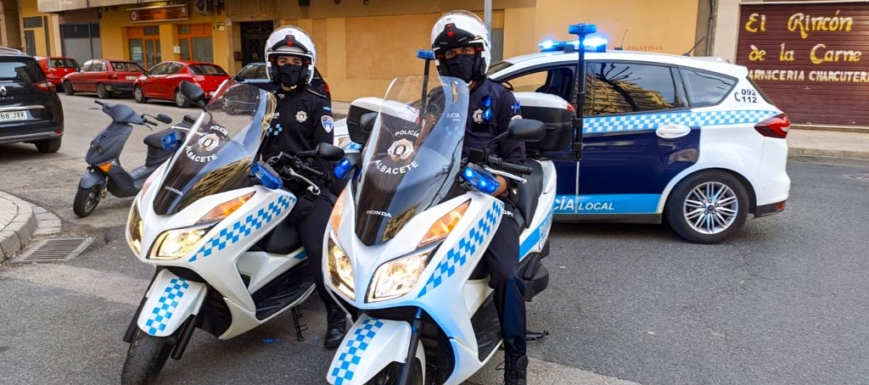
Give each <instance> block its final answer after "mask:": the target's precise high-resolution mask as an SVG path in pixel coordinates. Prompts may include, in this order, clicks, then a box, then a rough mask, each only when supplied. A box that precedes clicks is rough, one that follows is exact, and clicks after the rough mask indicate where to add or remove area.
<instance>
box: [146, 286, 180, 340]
mask: <svg viewBox="0 0 869 385" xmlns="http://www.w3.org/2000/svg"><path fill="white" fill-rule="evenodd" d="M189 287H190V284H189V283H187V280H185V279H184V278H181V277H178V278H172V280H171V281H169V286H166V290H164V291H163V294H162V295H161V296H160V299H159V300H158V301H157V306H155V307H154V310H152V311H151V315H150V316H149V317H148V321H147V322H145V326H147V327H148V330H147V331H148V334H150V335H152V336H156V335H157V333H158V332H162V331H165V330H166V326H167V324H168V322H169V320H170V319H171V318H172V312H174V311H175V309H177V308H178V301H179V300H181V297H184V291H185V290H187V288H189Z"/></svg>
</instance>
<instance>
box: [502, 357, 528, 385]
mask: <svg viewBox="0 0 869 385" xmlns="http://www.w3.org/2000/svg"><path fill="white" fill-rule="evenodd" d="M506 359H507V363H506V364H505V369H506V370H504V384H505V385H528V381H527V379H526V377H527V376H528V357H526V356H521V357H519V358H518V359H511V358H510V357H506Z"/></svg>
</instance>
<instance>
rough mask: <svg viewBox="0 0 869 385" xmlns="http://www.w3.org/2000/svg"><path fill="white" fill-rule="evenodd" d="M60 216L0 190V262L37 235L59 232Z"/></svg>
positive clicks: (21, 248)
mask: <svg viewBox="0 0 869 385" xmlns="http://www.w3.org/2000/svg"><path fill="white" fill-rule="evenodd" d="M60 229H61V222H60V218H58V217H57V216H56V215H54V214H52V213H50V212H48V210H46V209H44V208H42V207H39V206H36V205H34V204H32V203H28V202H26V201H24V200H22V199H19V198H17V197H15V196H12V195H10V194H7V193H4V192H2V191H0V262H3V261H5V260H8V259H12V258H13V257H15V256H16V254H18V253H19V252H20V251H21V250H24V248H26V247H27V244H28V243H29V242H30V240H31V239H33V237H34V236H37V235H50V234H55V233H58V232H60Z"/></svg>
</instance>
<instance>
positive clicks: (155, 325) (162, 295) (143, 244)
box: [121, 81, 344, 385]
mask: <svg viewBox="0 0 869 385" xmlns="http://www.w3.org/2000/svg"><path fill="white" fill-rule="evenodd" d="M181 92H183V94H184V95H185V96H186V97H187V98H188V99H189V100H190V101H191V102H193V103H194V104H196V105H199V106H200V107H203V109H204V111H203V112H202V114H201V115H200V117H199V118H198V119H197V120H196V121H195V123H194V124H193V125H192V127H191V128H190V130H189V132H188V133H187V136H186V138H185V139H182V138H181V136H180V135H178V133H169V134H168V135H166V136H165V137H164V138H162V139H161V142H162V144H163V145H165V146H166V148H168V149H177V151H173V155H172V156H171V158H170V159H169V160H168V161H167V162H166V163H165V166H163V167H160V168H159V169H158V171H157V172H155V173H154V174H153V175H152V176H151V177H150V178H149V179H148V180H147V181H146V182H145V184H144V186H143V188H142V191H141V192H140V193H139V195H138V196H137V197H136V199H135V200H134V202H133V206H132V208H131V210H130V214H129V217H128V224H127V231H126V238H127V242H128V243H129V245H130V248H131V249H132V250H133V253H135V255H136V257H137V258H139V260H141V261H142V262H144V263H147V264H149V265H151V266H154V267H156V273H155V275H154V277H153V279H152V280H151V284H150V287H149V288H148V290H147V291H146V292H145V295H144V298H143V299H142V301H141V303H140V305H139V307H138V309H137V310H136V313H135V315H134V316H133V319H132V321H131V323H130V325H129V326H128V328H127V331H126V333H125V335H124V341H125V342H128V343H129V344H130V346H129V350H128V352H127V355H126V360H125V362H124V367H123V370H122V373H121V383H122V384H125V385H128V384H151V383H153V382H154V381H155V380H156V379H157V377H158V375H159V373H160V371H161V370H162V368H163V366H164V365H165V364H166V362H167V361H168V359H169V357H172V358H173V359H176V360H179V359H181V357H182V354H183V353H184V351H185V349H186V347H187V345H188V342H189V341H190V338H191V336H192V335H193V331H194V330H195V329H196V328H200V329H203V330H205V331H207V332H208V333H210V334H212V335H214V336H216V337H218V338H219V339H222V340H226V339H230V338H234V337H237V336H239V335H241V334H243V333H246V332H248V331H250V330H252V329H254V328H256V327H257V326H259V325H262V324H264V323H266V322H268V321H269V320H272V319H274V318H275V317H277V316H279V315H280V314H282V313H284V312H285V311H286V310H288V309H293V316H294V320H295V321H296V333H297V335H298V337H299V338H301V333H302V330H303V328H304V327H303V326H302V325H300V324H299V317H300V314H299V313H298V312H297V311H296V309H295V306H296V305H298V304H300V303H302V302H303V301H304V300H305V299H306V298H307V297H308V296H309V295H310V294H311V293H312V292H313V291H314V277H313V276H311V275H310V274H308V273H307V272H306V270H305V268H306V265H307V264H308V263H309V262H308V258H307V254H306V253H305V250H304V249H302V247H301V239H300V237H299V234H298V232H297V229H296V228H295V226H294V223H292V222H291V221H289V220H285V219H286V218H287V216H288V215H289V214H290V213H291V212H292V210H293V208H294V206H295V204H296V201H297V197H296V196H295V195H294V194H292V193H291V192H289V191H288V190H287V189H284V188H282V187H283V181H284V180H293V181H295V182H298V183H301V184H303V185H308V186H309V187H308V191H310V193H312V194H315V195H318V194H321V193H323V194H326V193H328V191H325V190H324V191H320V189H319V188H318V187H317V185H316V184H315V183H313V182H312V181H311V180H310V178H311V177H314V176H317V177H321V176H322V174H321V173H320V172H319V171H317V170H316V169H313V168H311V167H310V166H309V165H308V161H309V160H310V159H312V158H321V159H325V160H329V161H337V160H339V159H341V158H342V157H343V155H344V153H343V151H341V149H340V148H338V147H335V146H332V145H331V144H327V143H321V144H320V145H319V146H318V147H317V148H316V149H315V150H314V151H310V152H304V153H298V154H295V155H294V156H290V155H287V154H280V156H276V157H273V158H271V159H269V160H267V161H266V162H262V161H256V160H255V159H256V156H257V152H258V150H259V148H260V144H261V141H262V139H263V138H264V136H265V132H266V130H267V127H268V122H269V121H270V120H271V118H272V116H273V115H274V111H275V105H276V101H275V98H274V96H273V95H272V94H270V93H267V92H265V91H263V90H261V89H259V88H257V87H254V86H250V85H245V84H239V83H236V82H235V81H227V82H225V83H224V84H223V85H221V86H220V88H219V89H218V90H217V92H216V93H215V94H214V96H213V98H212V99H211V101H210V102H209V103H208V104H207V106H206V105H205V102H204V93H203V92H202V89H200V88H199V87H196V86H195V85H193V84H192V83H188V82H182V83H181Z"/></svg>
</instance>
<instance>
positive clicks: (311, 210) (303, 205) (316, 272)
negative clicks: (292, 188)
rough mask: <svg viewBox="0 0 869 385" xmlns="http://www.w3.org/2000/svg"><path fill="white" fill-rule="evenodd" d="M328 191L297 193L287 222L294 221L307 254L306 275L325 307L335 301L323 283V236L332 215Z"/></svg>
mask: <svg viewBox="0 0 869 385" xmlns="http://www.w3.org/2000/svg"><path fill="white" fill-rule="evenodd" d="M323 194H328V190H325V189H323V190H322V193H321V195H319V196H315V195H313V194H311V193H309V192H307V191H303V192H300V193H298V194H297V195H296V196H297V197H298V202H296V206H295V207H294V208H293V212H292V213H290V216H289V217H287V220H291V221H295V222H296V223H297V225H296V227H297V228H298V229H299V237H300V238H301V239H302V247H304V248H305V252H307V253H308V266H307V271H306V272H307V273H308V274H311V275H313V276H314V282H316V284H317V293H319V294H320V299H322V300H323V303H324V304H326V305H327V306H329V305H334V304H335V300H333V299H332V297H331V296H330V295H329V292H328V291H327V290H326V286H325V285H324V283H323V268H322V266H323V235H324V234H326V227H327V226H329V216H330V215H331V213H332V202H331V201H330V200H329V198H328V196H324V195H323Z"/></svg>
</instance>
